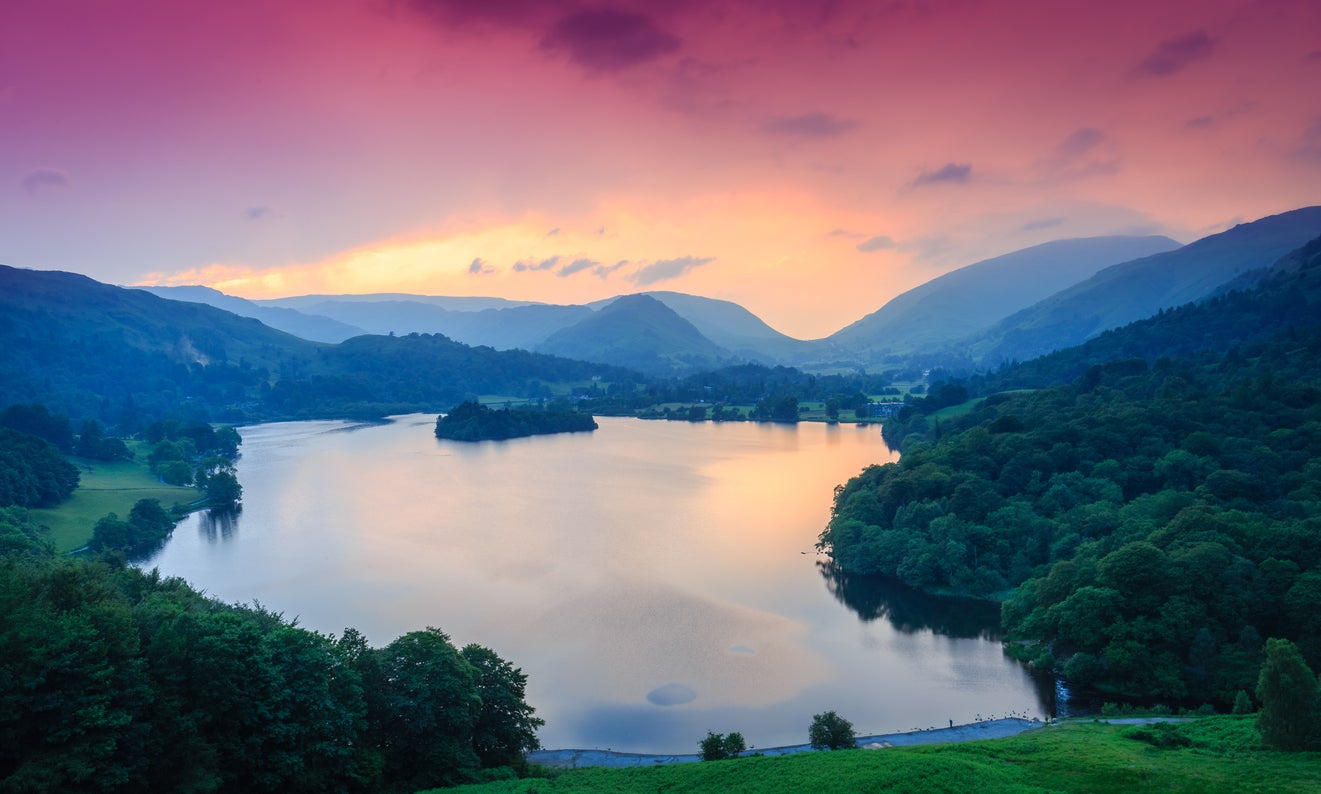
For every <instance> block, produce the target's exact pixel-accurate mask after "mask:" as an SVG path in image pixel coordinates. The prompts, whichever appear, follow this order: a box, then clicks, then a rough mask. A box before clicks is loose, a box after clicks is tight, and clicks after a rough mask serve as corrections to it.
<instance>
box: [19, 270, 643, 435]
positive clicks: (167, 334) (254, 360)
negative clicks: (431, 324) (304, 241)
mask: <svg viewBox="0 0 1321 794" xmlns="http://www.w3.org/2000/svg"><path fill="white" fill-rule="evenodd" d="M207 297H209V298H211V299H215V296H214V295H210V296H207ZM639 377H640V376H639V375H638V373H636V372H632V371H626V370H622V369H620V368H617V367H610V366H607V365H602V364H596V363H588V362H583V361H570V360H567V359H564V358H558V357H554V356H547V355H541V354H537V353H529V352H525V351H503V352H500V351H494V350H490V349H488V348H480V347H470V346H468V345H463V344H460V343H458V342H454V341H452V340H450V339H448V338H446V337H444V336H441V335H431V334H426V335H421V334H419V335H408V336H403V337H389V336H376V335H356V336H353V337H351V338H350V339H347V340H345V341H344V342H341V343H339V344H333V345H332V344H324V343H318V342H311V341H308V340H306V339H301V338H299V337H296V336H293V335H292V334H288V333H285V332H284V331H279V330H276V329H274V328H271V327H269V326H267V325H265V324H263V323H262V322H260V321H258V320H256V319H253V318H249V317H240V316H238V315H236V314H233V313H231V312H228V311H225V310H224V309H219V308H216V307H214V306H210V305H207V304H204V303H198V302H194V301H177V300H171V299H169V298H162V297H160V296H157V295H154V294H152V293H150V292H147V291H145V290H140V289H125V288H121V287H115V286H111V285H109V284H103V283H101V282H98V281H95V280H93V279H90V278H88V277H86V276H81V275H78V274H76V273H64V272H60V271H43V270H26V269H20V268H12V267H5V266H0V406H5V405H11V404H15V403H40V404H44V405H47V406H49V407H50V408H51V409H52V410H56V411H58V412H63V413H66V414H68V415H70V416H74V417H85V418H92V417H94V418H98V419H100V420H101V421H103V422H105V423H107V424H110V425H115V426H119V427H131V426H132V424H133V421H135V419H138V418H141V417H142V416H144V415H146V416H164V415H167V414H170V413H174V414H177V415H185V416H197V417H200V418H204V419H213V420H221V421H229V422H247V421H263V420H268V419H272V418H328V417H379V416H384V415H388V414H390V413H405V412H409V411H422V410H431V411H440V410H445V409H446V408H449V407H451V406H453V405H455V404H457V403H459V402H460V401H462V400H464V399H467V398H469V397H471V396H473V395H479V394H507V395H510V396H515V397H539V396H541V397H544V396H549V394H550V393H551V389H550V387H549V385H550V384H568V383H576V382H582V381H586V380H591V379H593V378H606V379H610V380H637V379H638V378H639ZM125 432H131V431H127V430H126V431H125Z"/></svg>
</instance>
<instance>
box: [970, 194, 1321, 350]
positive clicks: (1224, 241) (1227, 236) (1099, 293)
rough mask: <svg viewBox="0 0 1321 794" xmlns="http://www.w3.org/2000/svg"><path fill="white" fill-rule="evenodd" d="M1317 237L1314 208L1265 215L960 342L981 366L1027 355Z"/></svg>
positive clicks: (1117, 270) (1175, 301)
mask: <svg viewBox="0 0 1321 794" xmlns="http://www.w3.org/2000/svg"><path fill="white" fill-rule="evenodd" d="M1318 234H1321V207H1306V208H1303V209H1298V210H1294V211H1292V212H1286V213H1282V214H1280V215H1272V216H1270V217H1267V218H1262V219H1261V220H1258V221H1254V222H1252V223H1245V224H1240V225H1238V226H1235V227H1234V228H1232V229H1230V230H1228V231H1225V232H1221V233H1220V234H1215V235H1211V236H1210V237H1204V238H1202V239H1200V240H1198V241H1196V242H1193V243H1189V244H1188V245H1186V246H1184V247H1182V248H1179V249H1177V250H1174V251H1168V252H1166V253H1160V254H1154V255H1152V256H1147V257H1143V258H1141V259H1136V260H1133V261H1131V262H1124V263H1121V264H1118V265H1113V266H1111V267H1108V268H1106V269H1104V270H1101V271H1100V272H1098V273H1096V275H1094V276H1092V277H1091V278H1089V279H1087V280H1085V281H1083V282H1081V283H1078V284H1075V285H1074V286H1072V287H1069V288H1068V289H1065V290H1062V291H1060V292H1057V293H1056V294H1054V295H1052V296H1050V297H1048V298H1046V299H1045V300H1042V301H1040V302H1038V303H1036V304H1034V305H1032V306H1030V307H1028V308H1026V309H1023V310H1022V311H1020V312H1017V313H1015V314H1013V315H1012V316H1010V317H1007V318H1005V319H1004V320H1002V321H1001V322H999V323H997V324H996V325H995V326H994V327H993V328H991V329H990V330H989V331H987V332H985V333H983V334H979V335H975V336H973V337H970V338H969V339H968V340H966V342H965V343H963V345H961V346H963V347H966V349H967V351H968V352H969V353H970V354H971V356H972V357H973V358H974V360H976V361H978V362H980V363H981V364H982V365H983V366H995V365H997V364H999V363H1000V362H1003V361H1010V360H1027V359H1031V358H1035V357H1037V356H1040V355H1042V354H1045V353H1049V352H1051V351H1052V350H1059V349H1064V348H1067V347H1072V346H1074V345H1077V344H1080V343H1082V342H1084V341H1086V340H1087V339H1089V338H1091V337H1093V336H1096V335H1097V334H1099V333H1101V332H1102V331H1105V330H1106V329H1109V328H1115V327H1118V326H1121V325H1124V324H1126V323H1130V322H1132V321H1134V320H1140V319H1142V318H1144V317H1150V316H1152V315H1154V314H1156V313H1157V312H1159V311H1161V310H1162V309H1167V308H1171V307H1174V306H1180V305H1182V304H1185V303H1188V302H1190V301H1195V300H1199V299H1202V298H1206V297H1208V296H1211V295H1213V294H1215V293H1216V292H1217V290H1219V289H1220V288H1221V287H1222V286H1223V285H1225V284H1227V283H1229V282H1231V281H1233V280H1234V279H1235V278H1236V277H1238V276H1240V275H1242V274H1245V273H1250V272H1251V271H1254V270H1260V271H1262V272H1263V273H1264V272H1265V271H1264V269H1265V268H1268V267H1270V266H1271V265H1272V264H1274V263H1275V262H1276V261H1277V260H1279V259H1280V257H1282V256H1284V255H1285V254H1288V253H1289V252H1290V251H1293V250H1294V249H1297V248H1299V247H1300V246H1302V245H1303V244H1305V243H1306V242H1307V241H1309V240H1311V239H1312V238H1313V237H1316V236H1317V235H1318Z"/></svg>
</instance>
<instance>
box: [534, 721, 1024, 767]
mask: <svg viewBox="0 0 1321 794" xmlns="http://www.w3.org/2000/svg"><path fill="white" fill-rule="evenodd" d="M1043 725H1045V723H1043V722H1041V721H1040V720H1025V719H1018V718H1016V717H1007V718H1005V719H998V720H986V721H983V722H973V723H970V724H968V725H955V726H954V727H952V728H935V729H932V730H927V731H912V732H910V733H887V734H882V735H879V736H861V737H859V738H858V746H859V747H862V748H864V749H869V750H876V749H882V748H885V747H910V746H912V745H916V744H945V743H948V742H972V741H977V740H979V739H1002V738H1004V737H1006V736H1014V735H1016V734H1020V733H1022V732H1023V731H1027V730H1031V729H1033V728H1040V727H1042V726H1043ZM810 752H812V745H810V744H794V745H789V746H787V747H759V748H757V749H756V750H750V751H748V752H747V753H745V755H752V754H754V753H755V754H760V755H790V754H792V753H810ZM527 760H528V761H531V762H532V763H534V764H542V765H544V766H554V767H563V768H570V769H572V768H576V767H580V766H609V767H628V766H656V765H658V764H686V763H691V762H695V761H700V760H701V756H699V755H697V754H695V753H694V754H692V755H650V754H647V753H617V752H612V751H610V750H538V751H536V752H532V753H528V754H527Z"/></svg>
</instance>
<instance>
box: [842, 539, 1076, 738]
mask: <svg viewBox="0 0 1321 794" xmlns="http://www.w3.org/2000/svg"><path fill="white" fill-rule="evenodd" d="M816 565H817V568H819V569H820V570H821V577H822V578H823V579H825V580H826V589H827V590H829V591H830V594H831V595H833V596H834V597H835V598H837V599H839V601H840V603H842V604H844V605H845V606H846V607H848V608H849V609H851V610H853V611H854V612H856V613H858V617H859V618H861V619H862V620H864V621H866V622H869V623H870V622H871V621H873V620H879V619H880V618H885V619H886V620H887V621H889V622H890V625H891V626H893V627H894V628H896V629H898V630H899V631H902V632H904V633H905V634H912V633H914V632H917V631H926V630H929V631H933V632H935V633H937V634H943V635H945V636H947V637H959V638H965V639H970V638H981V639H984V640H991V641H993V642H995V641H999V640H1000V636H1001V635H1000V605H999V604H996V603H994V602H991V601H979V600H977V599H975V598H953V597H949V596H934V595H929V594H927V593H923V592H921V591H920V590H914V589H913V588H911V587H909V586H908V585H906V584H904V583H903V582H900V581H898V580H897V579H891V578H889V577H885V576H874V575H866V574H857V573H848V572H846V571H843V570H840V568H839V566H838V565H836V564H835V563H833V562H818V563H817V564H816ZM1031 677H1032V683H1033V686H1034V688H1035V689H1036V693H1037V702H1038V704H1039V705H1040V707H1041V710H1042V712H1043V713H1045V714H1049V715H1051V716H1055V715H1056V712H1057V709H1059V708H1061V707H1064V706H1065V705H1066V704H1067V703H1068V701H1069V700H1070V698H1071V697H1077V695H1076V693H1071V692H1070V691H1068V690H1063V691H1060V690H1061V689H1062V687H1060V685H1059V683H1058V682H1057V680H1056V678H1055V676H1054V675H1052V674H1050V673H1049V672H1045V673H1043V672H1041V671H1035V670H1034V671H1032V676H1031ZM1057 687H1058V688H1057ZM1077 705H1078V706H1082V705H1083V703H1082V702H1081V701H1080V702H1079V703H1078V704H1077Z"/></svg>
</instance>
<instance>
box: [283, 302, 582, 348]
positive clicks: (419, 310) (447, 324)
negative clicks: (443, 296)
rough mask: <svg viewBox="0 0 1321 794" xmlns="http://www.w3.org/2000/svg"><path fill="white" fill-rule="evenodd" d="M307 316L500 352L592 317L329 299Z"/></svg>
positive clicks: (569, 309)
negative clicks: (441, 336) (442, 337)
mask: <svg viewBox="0 0 1321 794" xmlns="http://www.w3.org/2000/svg"><path fill="white" fill-rule="evenodd" d="M346 297H347V296H346ZM460 305H462V304H460ZM474 305H481V304H474ZM307 311H312V312H317V313H319V314H324V315H326V316H328V317H334V318H336V319H338V320H340V321H342V322H346V323H352V324H354V325H357V326H360V327H362V328H365V329H367V330H368V331H370V332H371V333H374V334H399V335H402V334H414V333H416V334H444V335H445V336H448V337H449V338H451V339H453V340H455V341H456V342H462V343H464V344H466V345H487V346H488V347H493V348H495V349H496V350H512V349H514V348H520V349H523V350H532V349H534V348H536V347H537V345H539V344H541V343H542V342H544V341H545V340H546V339H547V337H549V336H550V335H551V334H553V333H555V332H556V331H558V330H560V329H562V328H567V327H569V326H570V325H573V324H574V323H576V322H578V321H580V320H582V319H584V318H586V317H590V316H591V315H592V311H591V310H590V309H588V308H586V307H584V306H554V305H549V304H540V303H534V304H526V305H517V304H511V305H510V306H504V307H499V308H490V307H487V308H480V309H455V308H445V307H444V306H439V305H436V304H433V303H428V302H425V301H422V300H412V299H408V300H381V301H364V300H338V299H337V300H327V301H322V302H319V303H310V304H307Z"/></svg>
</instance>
